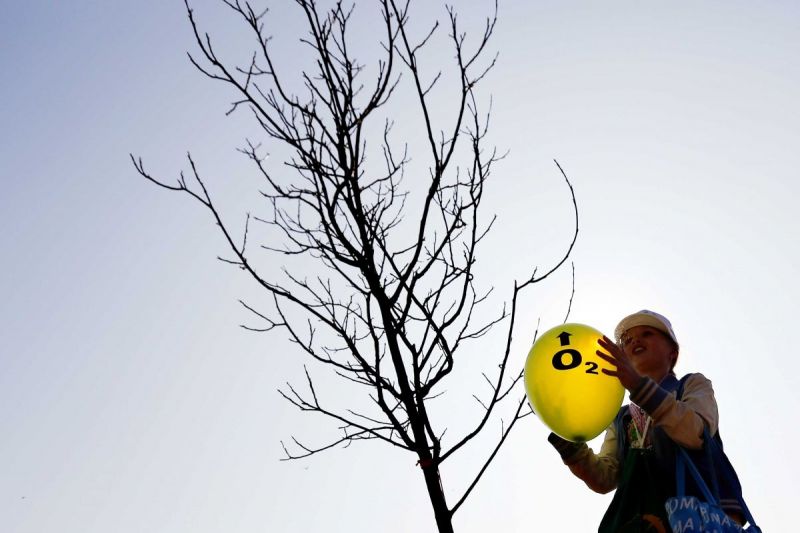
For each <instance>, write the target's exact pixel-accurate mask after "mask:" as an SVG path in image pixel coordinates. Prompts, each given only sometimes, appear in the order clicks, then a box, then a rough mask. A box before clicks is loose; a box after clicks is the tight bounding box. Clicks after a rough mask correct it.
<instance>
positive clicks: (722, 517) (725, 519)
mask: <svg viewBox="0 0 800 533" xmlns="http://www.w3.org/2000/svg"><path fill="white" fill-rule="evenodd" d="M703 442H704V445H703V449H704V451H705V453H706V454H707V458H708V462H709V463H711V460H712V459H711V457H712V451H711V448H712V447H714V446H717V444H716V441H715V440H714V439H712V438H711V437H710V435H709V434H708V430H707V429H706V430H705V431H704V433H703ZM686 470H689V473H690V474H691V476H692V478H693V480H694V482H695V484H696V485H697V487H699V489H700V491H701V493H702V495H703V498H704V499H705V501H703V500H701V499H700V498H698V497H696V496H688V495H686ZM723 472H724V470H723ZM716 476H717V475H716V471H714V472H712V476H711V484H712V487H713V490H712V489H709V487H708V485H707V484H706V482H705V480H704V479H703V476H702V475H701V474H700V472H699V471H698V469H697V467H696V466H695V465H694V462H693V461H692V459H691V457H690V456H689V454H688V453H687V452H686V450H685V449H683V448H681V447H678V449H677V456H676V471H675V485H676V487H677V495H676V496H673V497H671V498H668V499H667V501H666V503H665V504H664V507H665V509H666V511H667V515H668V519H669V524H670V528H671V529H672V532H673V533H683V532H691V533H738V532H742V531H746V532H750V533H761V529H759V527H758V526H757V525H756V523H755V520H754V519H753V516H752V515H751V514H750V510H749V509H748V508H747V505H745V503H744V499H742V498H739V506H740V508H741V509H742V511H743V513H744V516H745V518H746V519H747V521H748V523H749V524H750V525H749V526H748V527H747V528H742V526H740V525H739V524H737V523H736V522H735V521H733V520H732V519H731V518H730V517H729V516H728V515H727V514H726V513H725V511H723V510H722V506H721V505H720V498H719V482H718V480H717V477H716Z"/></svg>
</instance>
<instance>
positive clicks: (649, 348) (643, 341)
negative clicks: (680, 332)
mask: <svg viewBox="0 0 800 533" xmlns="http://www.w3.org/2000/svg"><path fill="white" fill-rule="evenodd" d="M620 343H621V344H622V350H623V351H624V352H625V355H627V356H628V358H630V360H631V363H632V364H633V367H634V368H635V369H636V371H637V372H639V373H640V374H642V375H643V376H648V377H650V378H652V379H653V380H655V381H661V380H662V379H663V378H664V376H666V375H667V374H669V372H670V371H671V370H672V367H673V366H675V361H676V360H677V359H678V350H677V347H676V346H675V344H674V343H673V342H672V340H671V339H670V338H669V337H667V336H666V335H665V334H664V333H662V332H661V331H659V330H657V329H656V328H653V327H650V326H634V327H632V328H630V329H629V330H627V331H626V332H625V333H623V334H622V336H621V337H620Z"/></svg>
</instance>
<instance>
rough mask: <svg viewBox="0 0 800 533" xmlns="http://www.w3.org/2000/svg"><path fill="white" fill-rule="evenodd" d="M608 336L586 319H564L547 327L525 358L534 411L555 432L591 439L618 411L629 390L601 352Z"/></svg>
mask: <svg viewBox="0 0 800 533" xmlns="http://www.w3.org/2000/svg"><path fill="white" fill-rule="evenodd" d="M602 336H603V334H602V333H600V332H599V331H597V330H596V329H594V328H591V327H589V326H586V325H583V324H564V325H563V326H558V327H555V328H553V329H551V330H548V331H546V332H545V333H543V334H542V335H541V336H540V337H539V339H538V340H537V341H536V342H535V343H534V345H533V348H531V351H530V353H528V359H527V361H526V362H525V390H526V391H527V393H528V401H530V403H531V406H532V407H533V411H534V412H535V413H536V415H537V416H538V417H539V418H540V419H541V420H542V422H544V423H545V424H546V425H547V427H549V428H550V429H551V430H552V431H553V433H555V434H556V435H558V436H560V437H562V438H564V439H567V440H569V441H572V442H586V441H589V440H591V439H593V438H595V437H596V436H598V435H599V434H600V433H602V432H603V430H604V429H606V428H607V427H608V426H609V425H610V424H611V422H612V421H613V420H614V417H615V416H616V415H617V412H618V411H619V408H620V406H621V405H622V398H623V396H624V395H625V389H623V387H622V385H621V384H620V382H619V380H618V379H617V378H615V377H612V376H608V375H606V374H604V373H603V372H602V369H603V368H612V366H611V365H609V363H607V362H606V361H604V360H602V359H600V357H598V356H597V353H596V352H597V350H599V349H600V350H601V348H600V345H599V344H598V343H597V341H598V339H600V338H601V337H602Z"/></svg>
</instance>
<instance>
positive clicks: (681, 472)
mask: <svg viewBox="0 0 800 533" xmlns="http://www.w3.org/2000/svg"><path fill="white" fill-rule="evenodd" d="M675 465H676V468H675V484H676V485H677V491H678V496H685V495H686V470H687V469H688V470H689V473H690V474H691V475H692V478H694V481H695V483H697V486H698V488H699V489H700V492H702V493H703V497H704V498H705V499H706V501H707V502H709V503H713V504H715V505H719V495H718V494H719V493H717V495H714V494H712V493H711V490H710V489H709V488H708V485H707V484H706V482H705V480H704V479H703V476H701V475H700V471H699V470H697V467H696V466H695V465H694V461H692V459H691V457H689V454H688V453H686V450H684V449H683V447H682V446H678V456H677V457H676V461H675Z"/></svg>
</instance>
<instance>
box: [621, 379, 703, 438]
mask: <svg viewBox="0 0 800 533" xmlns="http://www.w3.org/2000/svg"><path fill="white" fill-rule="evenodd" d="M631 401H633V402H634V403H635V404H637V405H639V406H640V407H641V408H642V409H644V410H645V411H646V412H647V414H649V415H650V417H651V418H652V419H653V424H654V425H655V426H656V427H660V428H662V429H663V430H664V431H665V432H666V433H667V435H669V437H670V438H671V439H672V440H673V441H675V442H676V443H678V444H680V445H681V446H684V447H686V448H690V449H700V448H702V446H703V426H704V425H705V426H706V427H708V430H709V433H711V435H714V434H716V432H717V427H718V424H719V413H718V412H717V400H716V399H715V398H714V389H713V388H712V386H711V381H709V380H708V378H706V377H705V376H704V375H702V374H692V375H690V376H689V377H688V378H686V382H685V383H684V387H683V396H682V398H681V400H677V399H676V394H675V393H674V392H667V391H666V390H664V389H663V388H661V387H659V386H658V384H657V383H656V382H655V381H653V380H652V379H650V378H645V379H643V380H642V384H641V385H640V386H639V387H637V388H636V390H635V391H633V392H632V393H631Z"/></svg>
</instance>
